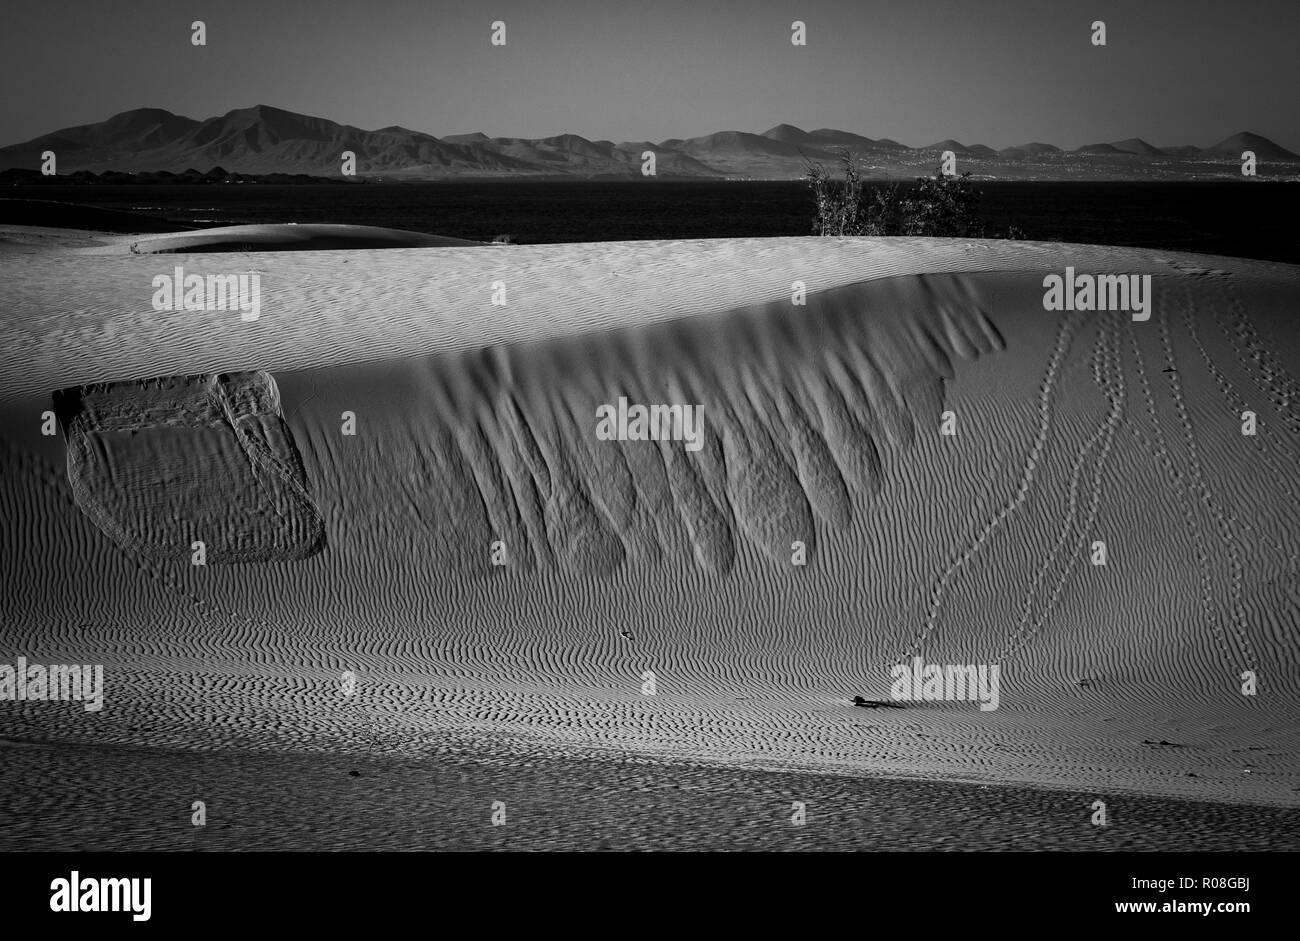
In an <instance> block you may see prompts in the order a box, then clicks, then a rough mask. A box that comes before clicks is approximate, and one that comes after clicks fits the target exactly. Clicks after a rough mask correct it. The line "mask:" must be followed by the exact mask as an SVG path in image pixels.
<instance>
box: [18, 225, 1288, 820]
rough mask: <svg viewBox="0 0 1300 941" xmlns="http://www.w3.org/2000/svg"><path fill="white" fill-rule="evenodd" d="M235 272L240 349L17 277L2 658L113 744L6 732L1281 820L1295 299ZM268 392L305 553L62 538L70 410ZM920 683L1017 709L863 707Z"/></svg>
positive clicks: (341, 269) (1251, 274)
mask: <svg viewBox="0 0 1300 941" xmlns="http://www.w3.org/2000/svg"><path fill="white" fill-rule="evenodd" d="M233 257H235V256H226V257H225V258H222V259H216V258H210V257H206V256H201V255H187V256H184V258H183V263H184V264H185V266H186V268H187V270H190V269H193V270H202V269H203V268H205V267H206V266H212V268H213V270H216V271H222V270H225V269H223V268H221V265H223V264H224V263H225V262H228V261H230V260H232V258H233ZM173 263H174V260H173V259H169V260H168V262H167V264H173ZM1066 265H1073V266H1075V267H1076V268H1078V269H1080V270H1091V271H1098V272H1100V271H1115V272H1126V273H1127V272H1132V273H1150V274H1152V275H1153V280H1154V284H1155V292H1156V293H1155V306H1154V311H1153V314H1152V317H1151V319H1150V320H1149V321H1147V322H1144V323H1139V322H1134V321H1132V320H1131V319H1130V318H1129V316H1128V315H1127V314H1126V313H1123V312H1110V313H1084V312H1074V313H1060V314H1058V313H1049V312H1046V311H1044V309H1043V306H1042V295H1043V288H1042V278H1043V275H1044V274H1045V273H1048V272H1052V271H1056V272H1060V271H1061V270H1062V269H1063V268H1064V267H1065V266H1066ZM248 266H249V267H252V268H255V269H257V270H258V271H260V273H261V274H262V277H263V283H264V285H273V286H274V287H272V288H268V291H273V292H274V293H269V294H268V299H266V300H264V301H263V315H262V317H261V319H260V320H259V321H257V322H256V323H253V324H249V323H243V322H240V320H239V317H238V315H237V314H231V313H229V312H220V311H214V312H174V313H163V314H159V313H155V312H153V311H151V310H149V308H148V285H149V279H150V277H151V276H152V274H153V273H156V270H155V269H156V268H157V260H156V259H155V260H150V259H147V258H138V257H129V256H126V257H123V256H116V257H110V256H107V255H98V254H90V253H85V252H78V251H68V252H63V253H58V252H47V253H43V254H41V255H22V256H11V257H8V258H4V259H2V260H0V267H3V269H4V271H3V273H4V275H5V280H6V283H7V284H10V285H12V288H11V295H12V298H13V303H14V304H15V309H16V310H17V311H18V312H19V314H20V315H19V316H16V317H13V318H11V319H6V321H5V322H4V324H3V327H2V329H3V332H4V333H5V334H7V335H6V336H3V337H0V377H3V384H2V386H0V388H2V389H3V400H2V403H0V409H2V412H3V414H2V415H0V418H3V422H4V424H3V428H4V431H3V439H2V440H3V445H0V447H3V453H2V455H0V459H2V460H3V461H4V466H5V468H6V473H5V475H4V477H3V482H2V484H0V507H3V518H4V519H5V521H6V523H5V540H6V546H5V548H6V551H5V552H4V553H3V558H2V559H0V566H2V567H3V568H4V572H3V578H4V585H5V589H4V594H3V596H2V598H0V603H2V607H0V616H3V618H4V624H5V625H6V629H5V632H4V635H3V643H2V644H0V660H3V658H4V657H9V658H11V659H10V661H9V662H12V657H14V656H17V655H18V654H20V653H23V654H25V655H26V656H28V657H29V658H34V657H38V656H45V657H47V658H48V659H50V660H51V661H53V660H56V659H57V658H58V657H59V656H60V655H63V656H67V657H75V658H76V661H77V662H103V663H105V664H106V666H107V667H108V670H107V673H108V675H109V682H110V692H109V695H108V697H107V700H106V701H107V705H106V707H105V709H104V710H103V712H102V713H99V714H96V715H93V716H88V715H87V714H86V713H84V712H80V711H77V710H76V709H75V707H74V706H73V705H71V704H60V705H50V704H38V703H25V704H14V703H11V704H5V705H4V706H3V707H0V735H8V736H11V737H22V736H26V737H30V738H37V739H51V738H53V739H58V740H94V741H97V742H109V743H113V742H120V743H131V742H135V743H140V744H149V745H155V746H158V745H161V746H174V747H184V748H204V749H214V748H215V749H229V748H236V747H253V748H263V747H272V746H275V747H281V746H287V747H290V748H294V749H303V750H332V749H342V750H360V751H362V752H364V751H366V750H369V749H380V750H382V751H384V752H386V753H393V754H396V755H407V756H421V755H429V754H432V753H434V751H435V749H437V748H449V749H462V750H470V751H474V752H475V753H483V752H489V753H493V754H500V755H529V754H533V755H536V754H544V755H583V756H600V755H602V754H609V753H611V752H616V753H631V754H636V755H639V756H651V757H658V758H679V759H681V758H689V759H692V760H698V761H711V762H722V763H726V764H731V765H737V766H763V767H771V768H806V769H821V770H829V771H836V772H842V773H853V774H904V775H916V776H927V777H944V778H954V779H970V780H980V781H993V782H1023V783H1034V784H1041V785H1049V786H1069V787H1075V788H1078V789H1081V790H1088V791H1096V792H1098V793H1099V794H1112V793H1117V792H1118V793H1123V792H1131V791H1138V792H1146V793H1151V794H1159V795H1175V796H1177V795H1181V796H1195V797H1202V798H1208V799H1217V800H1228V801H1237V802H1255V803H1266V804H1278V805H1287V806H1295V805H1297V804H1298V803H1300V790H1297V788H1300V722H1298V720H1297V716H1296V709H1295V703H1296V702H1297V701H1300V671H1297V669H1296V667H1297V655H1298V651H1297V645H1296V638H1295V633H1294V628H1295V623H1296V612H1297V607H1298V606H1300V590H1298V589H1297V572H1298V571H1300V538H1298V536H1300V519H1298V518H1297V514H1298V513H1300V510H1298V509H1297V504H1296V501H1295V491H1296V487H1297V484H1298V483H1300V470H1298V469H1297V468H1298V466H1297V463H1296V461H1295V456H1296V453H1297V450H1298V449H1300V438H1298V435H1300V428H1298V427H1297V419H1296V417H1295V414H1294V411H1293V406H1294V403H1295V402H1296V401H1297V398H1296V396H1297V393H1298V392H1300V389H1297V385H1296V378H1295V377H1296V375H1297V373H1298V372H1300V346H1298V344H1300V338H1297V336H1296V335H1295V331H1294V330H1293V329H1291V321H1290V317H1291V311H1293V310H1294V305H1295V302H1296V300H1297V294H1298V292H1300V271H1297V269H1295V268H1291V267H1287V266H1282V265H1269V264H1262V263H1252V262H1240V261H1233V260H1229V259H1222V258H1203V257H1202V258H1197V257H1194V256H1187V255H1173V254H1170V253H1155V252H1144V251H1128V250H1119V249H1103V248H1096V247H1085V246H1066V245H1039V244H1021V243H982V242H944V241H942V240H893V241H881V240H875V241H873V240H816V239H780V240H752V241H723V242H699V243H684V242H675V243H614V244H600V245H584V246H542V247H537V248H513V247H512V248H508V249H502V250H500V251H493V252H489V253H458V252H451V251H444V250H438V249H433V250H391V251H385V252H354V253H348V254H347V255H345V256H340V255H324V254H321V255H316V254H313V253H302V254H296V255H282V254H277V253H267V254H258V255H255V256H249V258H248ZM345 266H346V268H345ZM494 281H500V282H504V284H505V286H506V289H507V294H508V298H509V302H508V304H506V305H504V306H495V305H493V304H492V295H493V291H494V287H493V282H494ZM794 281H803V282H804V283H805V285H806V287H807V289H808V291H809V292H810V293H809V295H808V299H807V300H808V302H807V304H806V305H805V306H795V305H792V304H791V303H790V296H791V284H792V282H794ZM54 286H57V290H56V289H55V287H54ZM270 298H273V299H274V300H271V299H270ZM255 369H264V370H268V371H270V372H271V373H272V374H273V375H274V380H275V383H276V385H277V386H278V388H279V391H280V396H281V401H282V410H283V415H284V421H285V423H286V425H287V427H288V429H289V430H290V431H291V433H292V436H293V439H294V441H295V442H296V446H297V448H298V450H299V451H300V453H301V457H302V466H303V468H304V475H305V479H306V481H307V485H308V488H309V490H310V493H311V495H312V498H313V500H314V501H315V504H316V506H317V507H318V508H319V511H320V514H321V516H322V518H323V520H324V529H325V534H326V547H325V548H324V550H323V551H321V552H319V553H318V554H316V555H313V556H312V557H310V558H307V559H305V560H303V561H297V562H289V563H263V564H254V565H211V566H207V567H204V568H196V567H194V566H192V565H189V564H188V560H185V559H174V560H166V559H164V560H161V561H160V560H159V559H156V558H150V557H146V556H145V555H144V554H142V553H138V552H132V551H123V550H122V549H121V548H120V547H119V546H118V545H116V544H115V543H114V542H113V541H112V540H111V539H109V538H108V537H106V536H105V535H104V534H103V533H102V532H101V531H100V530H99V529H98V528H97V527H96V526H95V525H94V524H93V522H92V521H91V520H90V519H88V518H87V517H86V516H85V514H83V513H82V512H81V511H80V510H79V509H78V508H77V506H76V504H75V502H74V501H73V499H72V491H71V488H70V486H69V483H68V474H67V469H66V464H67V460H66V446H65V443H64V442H63V441H62V440H61V439H58V438H48V437H42V436H41V435H40V434H39V424H40V419H39V416H40V413H41V411H42V410H43V409H45V408H48V407H49V401H50V399H49V396H50V393H51V392H52V391H53V390H54V389H61V388H66V387H69V386H73V385H80V384H84V383H89V382H96V381H106V380H110V379H111V380H114V381H124V380H136V379H143V378H147V377H151V376H159V375H167V374H178V375H179V374H191V373H215V372H220V371H224V370H255ZM619 396H627V397H629V398H632V399H634V400H638V401H645V402H658V401H662V402H674V401H676V402H692V403H698V404H700V405H701V406H703V414H704V415H705V419H704V421H705V429H706V435H705V445H704V447H703V448H702V449H701V450H700V451H698V452H694V453H692V452H688V451H686V450H685V449H684V448H683V447H682V444H681V443H680V442H653V441H649V442H647V441H601V440H599V439H598V438H597V437H596V435H595V425H596V422H595V407H596V406H597V405H598V404H601V403H609V402H614V401H616V400H617V398H618V397H619ZM1244 409H1251V410H1253V411H1255V412H1256V413H1257V415H1258V422H1259V424H1258V432H1257V434H1256V435H1255V436H1253V437H1247V436H1244V435H1242V434H1241V412H1242V411H1243V410H1244ZM943 411H951V412H953V414H954V416H955V418H956V422H957V426H956V427H957V434H956V435H955V436H953V437H944V436H941V435H940V434H939V428H940V413H941V412H943ZM344 413H352V414H353V416H354V417H355V430H356V433H355V434H352V435H348V434H344V433H343V427H344V421H345V419H344ZM1098 540H1101V541H1104V542H1105V543H1106V546H1107V550H1108V559H1107V564H1106V565H1104V566H1098V565H1093V564H1091V561H1090V556H1091V554H1092V551H1093V544H1094V543H1095V542H1096V541H1098ZM794 541H801V542H803V543H805V546H806V548H807V550H808V563H807V564H806V565H803V566H798V565H794V564H792V562H791V552H790V547H791V543H792V542H794ZM497 542H500V543H501V544H502V545H503V546H504V548H505V550H506V554H507V558H508V563H507V564H506V565H504V566H494V565H492V562H491V558H492V554H493V551H494V549H493V544H494V543H497ZM912 655H920V656H923V657H924V658H925V659H926V660H927V661H929V662H936V663H998V664H1000V665H1001V666H1002V668H1003V689H1002V694H1001V705H1000V708H999V709H998V710H996V711H994V712H981V711H979V710H978V709H976V708H975V707H974V706H973V705H972V704H970V703H926V704H909V706H908V707H907V708H905V709H899V710H879V711H869V710H863V709H855V708H853V707H851V706H850V705H849V700H850V699H851V697H852V696H854V695H863V696H866V697H868V698H884V697H887V696H888V693H889V685H890V680H889V672H888V670H889V667H890V665H892V664H893V663H896V662H898V661H899V660H900V659H903V658H907V657H910V656H912ZM1243 670H1254V671H1256V672H1257V674H1258V676H1259V678H1260V680H1259V683H1260V687H1259V694H1258V695H1256V696H1252V697H1247V696H1243V695H1241V693H1240V685H1241V684H1240V674H1241V672H1242V671H1243ZM344 671H351V672H352V673H354V674H355V675H356V677H357V684H358V685H357V687H356V692H355V693H354V694H353V695H350V696H348V695H344V694H343V693H341V692H340V677H341V676H342V675H343V673H344ZM646 671H652V672H653V673H654V675H655V681H656V687H657V688H656V691H655V694H654V695H645V694H644V693H643V684H644V682H645V675H646Z"/></svg>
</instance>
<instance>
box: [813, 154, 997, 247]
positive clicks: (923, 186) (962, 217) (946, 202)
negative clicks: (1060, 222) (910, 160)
mask: <svg viewBox="0 0 1300 941" xmlns="http://www.w3.org/2000/svg"><path fill="white" fill-rule="evenodd" d="M839 155H840V163H841V166H842V167H843V173H844V178H843V179H842V180H839V179H836V178H835V177H834V176H832V174H831V173H830V171H828V170H827V169H826V168H825V167H824V166H822V165H821V164H819V163H813V162H811V161H810V162H808V170H807V173H806V175H805V177H804V178H805V180H806V181H807V182H808V185H809V186H810V187H811V188H812V191H813V197H814V199H815V200H816V202H817V216H816V218H815V219H814V220H813V230H814V231H815V232H816V234H818V235H825V236H836V235H874V236H884V235H927V236H947V237H953V238H983V237H984V235H985V229H984V223H983V222H982V221H981V219H980V217H979V211H978V209H979V200H980V193H979V190H978V189H977V188H976V187H975V183H974V181H972V180H971V175H970V173H963V174H961V175H960V176H945V175H944V174H943V171H942V170H939V169H936V170H935V173H934V176H928V177H918V178H917V181H916V183H915V184H914V185H913V186H910V187H908V188H906V189H904V188H903V187H902V186H901V185H900V184H898V183H888V184H881V185H878V186H873V187H870V188H865V189H864V187H863V185H862V176H861V174H860V173H859V172H858V166H857V160H856V158H855V157H854V156H853V155H852V154H850V153H849V152H848V151H847V150H841V151H840V153H839ZM1008 234H1009V236H1010V237H1013V238H1014V237H1016V236H1017V234H1018V233H1016V232H1014V231H1013V232H1012V233H1008Z"/></svg>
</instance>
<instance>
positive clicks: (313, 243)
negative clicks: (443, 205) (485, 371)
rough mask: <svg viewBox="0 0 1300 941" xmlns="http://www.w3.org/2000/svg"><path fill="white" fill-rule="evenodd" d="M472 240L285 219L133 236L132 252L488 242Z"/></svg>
mask: <svg viewBox="0 0 1300 941" xmlns="http://www.w3.org/2000/svg"><path fill="white" fill-rule="evenodd" d="M482 244H484V243H482V242H471V241H469V240H468V239H456V238H450V237H448V236H445V235H426V234H424V233H423V232H407V231H405V230H403V229H385V228H381V227H379V226H372V225H327V224H321V223H308V224H301V225H300V224H298V223H284V224H270V223H260V224H258V225H223V226H219V227H217V228H214V229H201V230H199V231H195V232H177V233H166V234H161V235H147V236H142V237H139V238H135V239H132V240H131V241H130V243H129V245H130V250H131V251H132V252H134V253H136V254H138V255H158V254H175V253H177V252H186V253H190V252H247V251H277V252H292V251H324V250H340V249H357V248H367V249H374V248H447V247H450V246H463V245H482Z"/></svg>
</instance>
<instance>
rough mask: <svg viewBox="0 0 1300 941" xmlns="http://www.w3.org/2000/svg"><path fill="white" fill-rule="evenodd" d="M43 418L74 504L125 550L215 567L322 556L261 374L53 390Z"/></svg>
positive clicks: (267, 379)
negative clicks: (50, 420) (59, 449)
mask: <svg viewBox="0 0 1300 941" xmlns="http://www.w3.org/2000/svg"><path fill="white" fill-rule="evenodd" d="M54 408H55V412H56V414H57V415H58V417H59V421H60V423H61V425H62V427H63V431H64V435H65V437H66V439H67V444H68V479H69V481H70V482H71V485H72V491H73V495H74V498H75V500H76V502H77V505H78V506H79V507H80V508H81V510H82V511H83V512H84V513H85V514H86V515H87V516H88V517H90V519H91V520H93V521H94V523H95V524H96V525H97V526H98V527H99V528H100V529H102V530H103V531H104V532H105V533H107V534H108V535H109V536H111V537H112V538H113V540H114V541H115V542H117V543H118V545H120V546H122V547H123V548H124V549H128V550H132V551H135V552H139V553H142V554H144V555H146V556H149V557H151V558H154V559H159V560H172V561H195V560H196V559H202V560H203V561H204V562H206V563H213V562H217V563H219V562H271V561H277V562H284V561H292V560H296V559H304V558H307V557H308V556H311V555H314V554H315V553H316V552H318V551H319V550H320V549H321V548H322V547H323V546H324V542H325V529H324V522H323V520H322V519H321V515H320V512H319V511H318V510H317V509H316V506H315V504H314V503H313V501H312V499H311V497H310V496H309V495H308V493H307V480H306V475H305V473H304V471H303V466H302V459H301V457H300V456H299V454H298V449H297V447H296V445H295V444H294V441H293V435H292V433H291V432H290V430H289V427H288V425H286V424H285V422H284V419H283V418H282V417H281V414H280V394H279V390H278V389H277V388H276V385H275V380H274V379H272V378H271V376H270V374H268V373H265V372H238V373H220V374H206V375H198V376H172V377H166V378H161V379H150V380H145V381H142V382H120V383H101V384H96V385H89V386H80V387H77V388H72V389H64V390H61V391H59V392H56V393H55V394H54ZM195 543H202V544H203V545H202V548H201V550H198V548H197V547H196V546H195ZM196 552H197V555H196Z"/></svg>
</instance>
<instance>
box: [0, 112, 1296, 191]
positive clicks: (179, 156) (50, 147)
mask: <svg viewBox="0 0 1300 941" xmlns="http://www.w3.org/2000/svg"><path fill="white" fill-rule="evenodd" d="M841 149H847V150H849V151H851V152H853V153H854V154H855V155H856V156H857V157H858V159H859V161H860V165H861V168H862V171H863V174H864V175H865V176H869V177H884V178H891V177H892V178H910V177H914V176H918V175H924V174H926V173H928V172H930V171H932V170H933V169H934V168H935V166H936V165H937V163H938V161H939V158H940V155H941V154H942V152H943V151H952V152H953V153H954V154H955V155H956V158H957V169H958V170H959V171H964V170H970V171H971V172H972V173H973V174H974V175H975V176H977V177H980V178H995V179H1060V180H1068V179H1116V180H1122V179H1204V178H1214V177H1240V175H1241V173H1240V166H1241V154H1242V152H1243V151H1247V150H1249V151H1252V152H1254V154H1255V156H1256V159H1257V161H1258V163H1259V171H1258V174H1259V176H1261V177H1265V178H1270V177H1272V178H1287V179H1300V155H1297V154H1294V153H1292V152H1291V151H1289V150H1286V149H1285V148H1283V147H1281V146H1279V145H1278V144H1276V143H1274V142H1273V141H1271V140H1269V139H1268V138H1266V137H1262V136H1260V135H1258V134H1252V133H1249V132H1242V133H1239V134H1234V135H1233V136H1231V137H1228V138H1225V139H1224V140H1222V141H1220V142H1218V143H1217V144H1214V145H1213V146H1210V147H1195V146H1192V145H1182V146H1175V147H1157V146H1155V145H1153V144H1150V143H1148V142H1147V141H1145V140H1142V139H1141V138H1129V139H1128V140H1122V141H1114V142H1110V143H1097V144H1089V145H1087V146H1084V147H1079V148H1077V149H1075V150H1072V151H1065V150H1062V149H1061V148H1059V147H1056V146H1054V145H1052V144H1046V143H1039V142H1033V143H1026V144H1020V145H1018V146H1014V147H1004V148H1002V149H1000V150H994V149H993V148H992V147H988V146H985V145H983V144H962V143H959V142H958V141H955V140H942V141H938V142H937V143H934V144H930V145H929V146H926V147H908V146H905V145H903V144H900V143H899V142H898V141H895V140H890V139H889V138H875V139H873V138H869V137H864V136H862V135H860V134H855V133H851V132H849V131H840V130H834V129H831V128H821V129H819V130H814V131H805V130H802V129H800V128H798V127H794V126H793V125H789V124H778V125H777V126H776V127H773V128H771V129H769V130H767V131H764V132H763V133H761V134H750V133H746V132H743V131H720V132H718V133H715V134H708V135H705V136H703V137H691V138H686V139H681V138H670V139H668V140H664V141H660V142H658V143H652V142H650V141H624V142H622V143H614V142H612V141H607V140H596V141H593V140H587V139H586V138H584V137H580V136H578V135H576V134H559V135H556V136H555V137H544V138H538V139H531V138H520V137H488V136H487V135H486V134H483V133H472V134H454V135H450V136H446V137H434V136H433V135H432V134H426V133H423V132H421V131H413V130H410V129H408V128H404V127H397V126H393V127H385V128H380V129H379V130H377V131H366V130H362V129H361V128H358V127H352V126H350V125H346V124H338V123H336V122H334V121H330V120H327V119H325V118H318V117H310V116H308V115H303V114H296V113H294V112H292V111H285V110H283V109H280V108H273V107H269V106H267V105H257V106H255V107H252V108H242V109H238V110H235V111H230V112H228V113H226V114H224V115H221V116H219V117H213V118H207V119H206V120H201V121H200V120H195V119H193V118H187V117H184V116H181V115H177V114H172V113H171V112H170V111H164V110H162V109H160V108H140V109H136V110H133V111H125V112H123V113H121V114H118V115H114V116H113V117H111V118H109V119H108V120H106V121H102V122H100V123H98V124H83V125H79V126H77V127H68V128H63V129H62V130H58V131H54V132H52V133H50V134H44V135H41V136H40V137H36V138H33V139H32V140H29V141H26V142H24V143H20V144H13V145H10V146H8V147H3V148H0V170H7V169H11V168H17V169H25V170H32V169H38V168H39V167H40V166H41V161H42V154H43V153H44V152H46V151H53V152H54V153H55V155H56V157H57V169H58V171H59V173H61V174H65V173H70V172H74V171H83V170H84V171H91V172H99V173H102V172H105V171H116V172H136V173H144V172H158V171H167V172H170V173H183V172H185V171H193V170H196V169H197V170H198V171H199V172H204V171H205V170H208V169H210V168H212V167H215V166H219V167H222V168H224V169H225V170H227V171H229V172H231V173H243V174H270V173H285V174H310V175H314V176H337V175H339V174H340V167H341V159H342V154H343V153H344V151H352V152H353V153H354V154H355V155H356V175H357V177H358V178H359V179H369V180H374V179H388V180H439V179H449V178H458V177H477V178H484V177H504V178H511V177H523V178H527V177H534V178H536V177H578V178H596V177H640V176H641V166H642V154H643V153H644V152H645V151H653V152H654V154H655V164H656V166H655V171H656V176H658V177H669V178H717V179H794V178H799V177H802V176H803V174H804V172H805V168H806V165H807V162H809V161H812V162H818V163H823V164H828V165H829V164H834V163H836V162H838V160H839V156H838V154H839V151H840V150H841Z"/></svg>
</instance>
